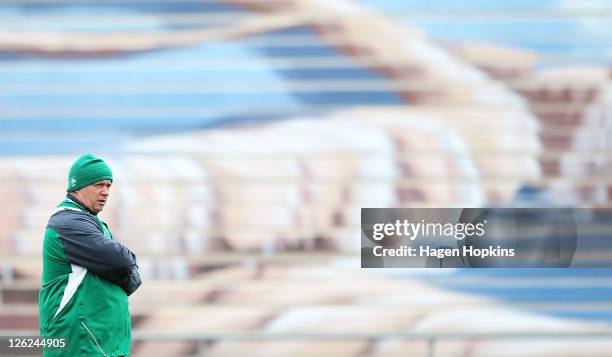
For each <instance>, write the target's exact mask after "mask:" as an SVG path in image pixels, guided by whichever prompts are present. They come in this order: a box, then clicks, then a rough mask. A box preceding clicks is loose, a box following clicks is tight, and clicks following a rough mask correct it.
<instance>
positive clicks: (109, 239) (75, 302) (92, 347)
mask: <svg viewBox="0 0 612 357" xmlns="http://www.w3.org/2000/svg"><path fill="white" fill-rule="evenodd" d="M112 182H113V174H112V172H111V170H110V168H109V167H108V165H107V164H106V163H105V162H104V161H103V160H102V159H99V158H97V157H95V156H93V155H90V154H87V155H84V156H82V157H80V158H79V159H78V160H76V161H75V163H74V164H73V165H72V167H71V168H70V174H69V175H68V189H67V190H66V191H67V192H68V194H67V196H66V199H65V200H64V201H62V202H61V203H60V204H59V205H58V207H57V209H56V210H55V213H53V215H52V216H51V218H49V222H48V224H47V228H46V230H45V238H44V242H43V274H42V290H41V291H40V295H39V305H40V334H41V336H47V337H58V338H59V337H65V338H66V347H65V348H64V349H48V348H47V349H44V356H54V355H58V356H106V357H111V356H125V355H128V354H129V353H130V344H131V323H130V313H129V310H128V298H127V297H128V296H129V295H130V294H132V293H133V292H134V291H135V290H136V289H137V288H138V286H140V284H141V282H140V276H139V275H138V267H137V265H136V256H135V255H134V253H132V252H131V251H130V250H129V249H128V248H127V247H125V246H124V245H122V244H121V243H119V242H117V241H116V240H113V236H112V235H111V232H110V230H109V229H108V226H107V225H106V223H104V222H102V221H101V220H100V219H99V218H98V216H97V215H98V213H99V212H100V211H102V210H103V209H104V206H105V205H106V202H107V199H108V195H109V189H110V187H111V184H112Z"/></svg>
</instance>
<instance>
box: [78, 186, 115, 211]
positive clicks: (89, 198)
mask: <svg viewBox="0 0 612 357" xmlns="http://www.w3.org/2000/svg"><path fill="white" fill-rule="evenodd" d="M112 183H113V182H112V181H111V180H103V181H98V182H96V183H94V184H93V185H89V186H85V187H83V188H82V189H80V190H77V191H74V193H73V194H74V196H75V197H76V198H77V199H78V200H79V201H81V202H82V203H83V204H84V205H85V206H87V208H89V209H90V210H91V211H92V212H95V213H96V214H97V213H98V212H100V211H102V210H103V209H104V206H105V205H106V200H107V199H108V195H109V193H110V187H111V185H112Z"/></svg>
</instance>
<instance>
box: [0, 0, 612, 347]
mask: <svg viewBox="0 0 612 357" xmlns="http://www.w3.org/2000/svg"><path fill="white" fill-rule="evenodd" d="M611 29H612V3H610V2H609V1H605V0H601V1H597V0H585V1H579V0H535V1H527V0H513V1H495V2H493V1H485V0H473V1H459V0H457V1H441V0H430V1H426V2H423V1H416V0H415V1H413V0H402V1H399V0H398V1H391V0H387V1H386V0H352V1H350V0H227V1H224V0H176V1H171V0H125V1H119V0H97V1H90V0H19V1H17V0H15V1H12V0H0V279H1V280H0V281H1V285H0V292H1V294H0V332H2V333H3V334H10V333H12V332H14V331H15V330H19V331H33V332H32V333H37V329H38V305H37V299H38V295H37V294H38V290H39V289H40V275H41V268H42V267H41V250H42V238H43V234H44V227H45V225H46V222H47V219H48V217H49V216H50V214H51V213H52V212H53V210H54V207H55V206H56V205H57V203H59V201H61V200H62V199H63V197H64V194H65V187H66V181H67V173H68V170H69V168H70V165H71V164H72V162H73V161H74V160H75V159H76V158H77V157H78V156H80V155H82V154H83V153H88V152H89V153H94V154H96V155H99V156H101V157H103V158H104V159H105V160H107V162H108V163H109V164H110V166H111V168H112V169H113V171H114V175H115V182H114V184H113V187H112V190H111V197H110V202H109V205H108V206H107V208H106V209H105V210H104V212H102V213H101V217H102V218H103V219H104V220H106V221H107V223H108V224H109V225H110V227H111V230H112V231H113V233H114V236H115V237H116V239H118V240H119V241H121V242H122V243H124V244H126V245H127V246H129V247H130V248H131V249H132V250H133V251H134V252H136V253H137V255H138V263H139V266H140V271H141V274H142V277H143V280H144V284H143V286H142V287H141V288H140V289H139V290H138V291H137V292H136V293H135V294H134V295H133V296H132V297H130V306H131V311H132V321H133V332H134V336H135V341H134V343H133V355H135V356H188V355H195V354H202V353H203V352H205V353H206V355H207V356H236V355H237V356H243V355H251V356H271V355H283V356H314V355H316V356H426V355H427V356H433V355H435V356H492V355H495V356H519V355H520V356H583V355H584V356H605V355H608V356H612V352H610V351H612V340H611V339H610V338H609V337H607V338H601V334H602V333H604V334H605V333H610V331H611V330H612V329H611V327H612V270H608V269H497V270H496V269H490V270H482V271H477V270H467V269H465V270H456V269H439V270H435V269H430V270H425V269H423V270H419V269H404V270H393V269H368V270H366V269H361V268H360V255H359V249H360V227H359V223H360V208H362V207H481V206H486V205H497V206H513V205H528V206H541V207H547V206H554V205H565V206H573V207H593V208H610V207H612V179H611V173H612V149H611V148H612V145H611V143H612V66H611V65H612V45H611V44H612V31H611ZM604 223H605V222H604ZM608 223H610V222H608ZM606 229H608V230H607V232H610V230H609V229H610V225H609V224H608V225H607V226H605V225H604V226H603V228H602V231H605V230H606ZM235 333H258V334H262V335H261V336H264V337H261V338H255V339H250V340H244V339H240V338H231V336H236V335H235ZM400 333H405V334H407V335H408V334H413V336H417V337H418V336H419V335H421V337H419V338H414V339H408V338H401V337H398V336H397V334H400ZM521 333H522V334H525V335H526V336H522V337H520V336H519V337H520V338H518V337H517V338H515V339H508V338H504V336H505V337H508V336H512V335H513V334H521ZM210 334H214V335H215V336H213V337H210V336H209V338H210V340H212V341H209V342H208V343H206V344H203V343H199V344H198V342H197V341H198V340H200V341H203V339H204V337H203V336H207V335H210ZM288 334H293V338H281V337H282V336H285V337H287V336H288ZM341 334H345V335H346V336H350V338H349V337H346V336H345V337H342V336H339V335H341ZM452 334H455V335H457V336H458V337H457V336H455V337H457V338H452V339H451V338H444V336H446V337H448V336H450V335H452ZM486 334H493V335H495V336H497V337H496V338H484V337H483V335H486ZM550 334H557V337H555V338H550V336H548V335H550ZM562 334H567V335H566V336H563V335H562ZM598 334H599V335H598ZM478 335H480V336H481V338H474V336H478ZM274 336H276V337H274ZM279 336H280V337H279ZM547 336H548V337H547ZM598 336H599V337H598ZM432 347H433V349H432ZM204 348H205V351H204ZM3 353H6V351H0V354H3Z"/></svg>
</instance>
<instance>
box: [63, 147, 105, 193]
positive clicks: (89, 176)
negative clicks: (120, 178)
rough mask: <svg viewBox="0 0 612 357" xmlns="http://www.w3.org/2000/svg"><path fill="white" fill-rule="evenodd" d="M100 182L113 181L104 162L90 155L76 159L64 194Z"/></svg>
mask: <svg viewBox="0 0 612 357" xmlns="http://www.w3.org/2000/svg"><path fill="white" fill-rule="evenodd" d="M102 180H111V181H112V180H113V172H112V171H111V169H110V167H108V165H107V164H106V163H105V162H104V160H102V159H100V158H97V157H95V156H93V155H91V154H85V155H83V156H81V157H80V158H78V159H77V161H75V162H74V164H72V167H71V168H70V173H69V174H68V188H67V189H66V192H73V191H76V190H78V189H81V188H83V187H85V186H89V185H91V184H94V183H96V182H99V181H102Z"/></svg>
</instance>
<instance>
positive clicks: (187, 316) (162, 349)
mask: <svg viewBox="0 0 612 357" xmlns="http://www.w3.org/2000/svg"><path fill="white" fill-rule="evenodd" d="M274 313H275V311H274V309H268V308H264V307H261V306H224V307H216V306H215V307H193V306H191V307H176V308H161V309H158V310H157V311H155V314H154V315H152V316H149V317H147V318H145V319H144V320H143V322H142V323H141V324H140V325H139V329H140V330H141V331H145V332H146V331H152V332H153V331H158V332H159V331H163V332H164V333H173V332H174V333H179V332H180V333H189V334H192V333H199V332H201V333H206V332H210V333H221V332H224V331H225V332H239V331H250V330H254V329H257V328H258V327H260V326H261V325H262V324H263V323H264V322H265V321H266V320H268V319H269V318H270V316H272V315H273V314H274ZM193 348H194V347H193V345H192V344H191V343H187V342H173V343H163V342H146V343H142V344H141V345H140V346H138V347H137V348H134V351H133V355H134V356H151V355H164V356H175V355H183V354H188V353H190V350H191V349H193Z"/></svg>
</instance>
